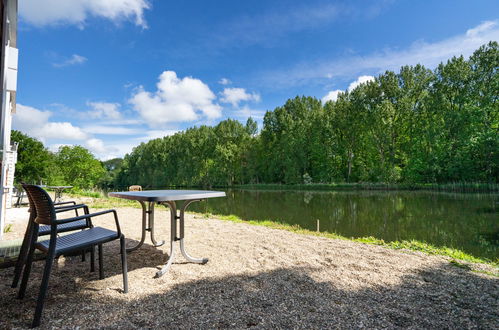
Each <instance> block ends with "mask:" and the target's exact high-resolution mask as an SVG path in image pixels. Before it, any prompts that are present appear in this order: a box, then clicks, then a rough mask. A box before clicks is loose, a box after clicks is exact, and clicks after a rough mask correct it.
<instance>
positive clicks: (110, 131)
mask: <svg viewBox="0 0 499 330" xmlns="http://www.w3.org/2000/svg"><path fill="white" fill-rule="evenodd" d="M82 129H83V131H85V132H87V133H90V134H102V135H135V134H139V133H140V132H141V130H139V129H136V128H128V127H120V126H110V125H108V126H106V125H89V126H83V127H82Z"/></svg>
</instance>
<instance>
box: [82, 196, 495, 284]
mask: <svg viewBox="0 0 499 330" xmlns="http://www.w3.org/2000/svg"><path fill="white" fill-rule="evenodd" d="M75 197H79V196H77V195H75ZM85 203H87V204H88V205H89V206H90V207H93V208H119V207H133V208H140V204H139V203H137V202H135V201H130V200H125V199H120V198H113V197H109V198H103V197H100V198H94V197H86V200H85ZM189 213H191V214H197V215H199V216H202V217H206V218H208V217H215V218H218V219H222V220H226V221H232V222H240V223H246V224H251V225H257V226H264V227H267V228H273V229H281V230H287V231H291V232H294V233H298V234H303V235H314V236H320V237H327V238H333V239H343V240H350V241H354V242H359V243H365V244H373V245H380V246H384V247H387V248H390V249H407V250H412V251H419V252H423V253H426V254H428V255H441V256H447V257H449V258H451V261H450V262H451V263H452V264H453V265H455V266H459V267H463V268H468V267H469V266H468V265H466V264H465V263H462V262H472V263H482V264H487V265H490V266H493V267H495V268H497V269H498V270H497V272H495V273H493V275H495V276H499V260H488V259H485V258H479V257H475V256H472V255H470V254H468V253H465V252H463V251H461V250H458V249H453V248H448V247H437V246H434V245H431V244H428V243H425V242H421V241H416V240H410V241H407V240H403V241H391V242H386V241H384V240H382V239H377V238H375V237H361V238H354V237H345V236H341V235H338V234H336V233H330V232H317V231H312V230H308V229H304V228H302V227H300V226H298V225H289V224H286V223H281V222H275V221H269V220H261V221H257V220H243V219H241V218H239V217H238V216H236V215H219V214H217V215H212V214H203V213H196V212H189Z"/></svg>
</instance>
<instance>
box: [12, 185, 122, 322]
mask: <svg viewBox="0 0 499 330" xmlns="http://www.w3.org/2000/svg"><path fill="white" fill-rule="evenodd" d="M23 188H24V189H25V190H26V192H27V193H28V196H29V200H30V203H32V205H31V208H32V213H35V215H34V216H32V217H30V221H31V222H32V226H33V228H34V230H33V232H34V234H33V235H32V236H31V237H30V241H29V245H28V246H29V253H28V260H27V261H26V266H25V267H24V273H23V277H22V281H21V286H20V288H19V294H18V298H19V299H22V298H24V294H25V292H26V286H27V284H28V278H29V274H30V272H31V264H32V262H33V254H34V252H35V249H38V250H40V251H41V252H43V253H45V254H46V255H47V258H46V261H45V269H44V271H43V278H42V283H41V285H40V293H39V295H38V301H37V304H36V310H35V316H34V318H33V323H32V327H37V326H39V325H40V319H41V315H42V311H43V305H44V300H45V295H46V293H47V288H48V282H49V277H50V272H51V268H52V263H53V261H54V259H55V258H56V257H58V256H60V255H63V254H67V253H71V252H76V251H84V250H87V249H89V248H92V249H93V248H94V247H95V246H96V245H97V246H98V248H99V278H100V279H103V278H104V270H103V255H102V244H104V243H107V242H110V241H113V240H116V239H119V240H120V245H121V264H122V272H123V292H124V293H127V292H128V275H127V261H126V249H125V236H124V235H123V234H122V233H121V229H120V224H119V221H118V215H117V213H116V211H115V210H106V211H101V212H95V213H89V214H83V215H80V216H76V217H73V218H67V219H60V220H58V219H56V210H55V207H54V203H53V202H52V199H51V198H50V196H49V194H48V193H47V192H46V191H45V190H43V189H42V188H41V187H39V186H35V185H23ZM108 213H113V214H114V220H115V223H116V231H113V230H109V229H106V228H102V227H92V228H87V229H84V230H82V231H78V232H75V233H70V234H67V235H64V236H60V237H58V235H57V234H58V231H57V229H58V226H60V225H64V224H69V223H71V222H75V221H79V220H83V219H88V218H94V217H96V216H100V215H103V214H108ZM40 224H43V225H49V226H50V239H49V240H46V241H41V242H37V239H38V232H39V228H40Z"/></svg>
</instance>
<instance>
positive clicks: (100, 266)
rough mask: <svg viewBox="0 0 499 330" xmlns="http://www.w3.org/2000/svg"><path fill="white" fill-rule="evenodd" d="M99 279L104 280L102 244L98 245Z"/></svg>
mask: <svg viewBox="0 0 499 330" xmlns="http://www.w3.org/2000/svg"><path fill="white" fill-rule="evenodd" d="M98 247H99V279H100V280H102V279H103V278H104V259H103V258H104V256H103V255H102V244H99V246H98Z"/></svg>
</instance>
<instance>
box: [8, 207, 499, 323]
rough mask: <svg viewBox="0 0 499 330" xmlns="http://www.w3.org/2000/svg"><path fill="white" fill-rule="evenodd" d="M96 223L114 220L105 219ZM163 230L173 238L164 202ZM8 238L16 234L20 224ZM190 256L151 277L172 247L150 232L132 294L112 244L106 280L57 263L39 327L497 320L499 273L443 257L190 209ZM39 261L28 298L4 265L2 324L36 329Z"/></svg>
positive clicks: (136, 221) (126, 215)
mask: <svg viewBox="0 0 499 330" xmlns="http://www.w3.org/2000/svg"><path fill="white" fill-rule="evenodd" d="M118 213H119V216H120V222H121V225H122V228H123V229H124V233H125V235H126V236H127V239H130V240H138V239H139V236H140V235H139V233H140V231H139V227H140V210H139V209H132V208H121V209H118ZM102 219H103V220H95V221H94V224H95V225H101V226H105V227H108V228H113V220H112V219H111V218H110V217H103V218H102ZM156 228H157V236H158V238H161V239H163V238H167V237H168V235H169V232H168V228H169V219H168V216H167V212H166V211H165V210H164V209H163V208H160V207H158V208H157V213H156ZM12 229H13V232H11V233H8V234H7V237H8V238H14V237H20V236H22V232H23V230H24V228H23V224H22V223H21V222H19V221H18V222H15V223H14V224H13V228H12ZM186 244H187V249H188V251H189V253H190V254H191V255H193V256H197V257H208V258H209V259H210V261H209V262H208V263H207V264H206V265H197V264H191V263H186V262H185V260H184V259H183V258H182V257H181V256H180V255H179V254H178V255H177V257H176V259H175V263H174V264H173V266H172V268H171V270H170V272H169V273H168V274H166V275H165V276H163V277H162V278H160V279H154V278H153V276H154V274H155V272H156V271H157V269H158V267H160V266H161V265H162V263H164V261H165V260H166V258H167V253H168V248H167V247H166V246H162V247H160V248H154V247H152V246H151V243H150V240H149V238H147V239H146V244H145V245H144V246H143V247H142V248H141V249H139V250H137V251H135V252H133V253H130V254H129V255H128V264H129V285H130V292H129V293H128V294H126V295H125V294H121V293H120V292H119V290H120V289H121V288H122V282H121V276H120V271H121V268H120V261H119V254H118V252H119V249H118V244H117V243H112V244H108V245H107V246H105V248H104V250H105V254H106V257H105V264H104V267H105V275H106V278H105V279H104V280H98V273H89V272H88V269H89V266H88V262H87V263H82V262H81V261H80V258H78V257H70V258H63V257H61V258H60V260H59V262H58V263H57V264H56V266H54V271H53V273H52V274H53V275H52V278H51V282H50V293H49V296H48V299H47V300H46V307H45V310H44V314H43V318H42V328H52V327H56V328H58V327H67V326H70V327H80V328H116V327H120V328H143V327H145V328H247V327H256V328H276V327H278V328H352V327H355V328H361V327H368V328H385V327H388V328H399V327H403V328H476V327H478V328H498V327H499V321H498V320H499V315H498V310H499V305H498V300H499V280H498V279H497V278H494V277H492V276H488V275H483V274H477V273H473V272H470V271H467V270H465V269H461V268H458V267H455V266H452V265H450V264H449V262H448V261H447V260H445V259H444V258H441V257H432V256H427V255H423V254H419V253H415V252H408V251H397V250H391V249H387V248H384V247H380V246H373V245H365V244H361V243H355V242H350V241H343V240H333V239H327V238H321V237H315V236H304V235H298V234H294V233H291V232H287V231H281V230H274V229H268V228H265V227H259V226H253V225H248V224H244V223H243V224H241V223H233V222H229V221H221V220H217V219H201V218H196V217H195V216H193V215H188V217H187V221H186ZM43 266H44V263H43V262H38V263H36V264H35V266H34V269H33V272H32V276H31V278H30V284H29V286H28V290H27V296H26V298H25V299H24V300H23V301H19V300H17V299H15V295H16V290H15V289H11V288H10V281H11V276H12V269H4V270H0V279H1V282H0V283H1V284H0V286H1V287H2V289H1V294H0V307H1V313H0V327H2V328H13V327H16V328H17V327H27V326H29V324H30V322H31V319H32V316H33V312H34V306H35V302H36V297H37V294H38V288H39V283H40V279H41V273H42V269H43Z"/></svg>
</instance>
